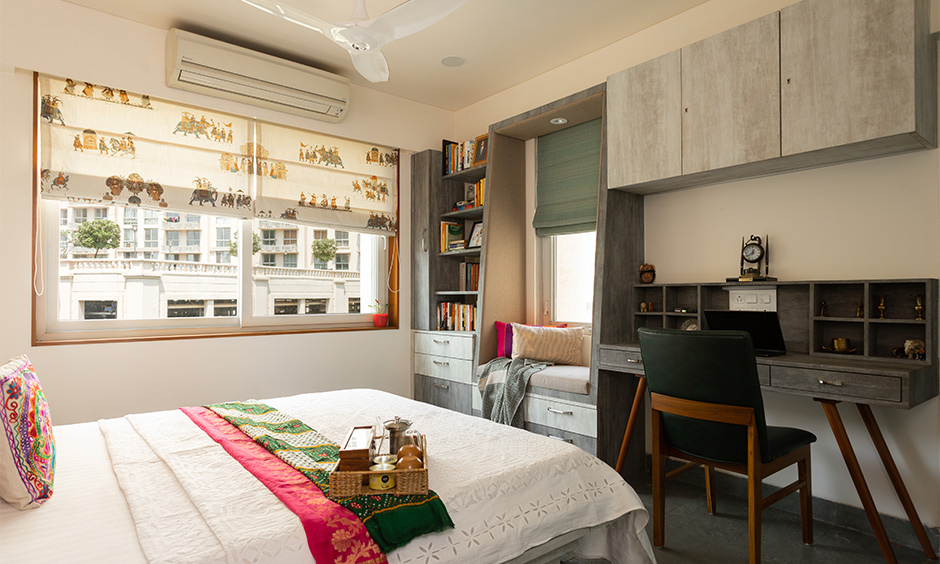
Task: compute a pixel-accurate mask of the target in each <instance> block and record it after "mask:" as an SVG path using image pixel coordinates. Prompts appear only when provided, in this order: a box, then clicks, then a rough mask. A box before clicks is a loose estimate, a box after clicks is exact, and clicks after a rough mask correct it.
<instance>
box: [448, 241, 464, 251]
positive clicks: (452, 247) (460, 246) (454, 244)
mask: <svg viewBox="0 0 940 564" xmlns="http://www.w3.org/2000/svg"><path fill="white" fill-rule="evenodd" d="M447 250H448V251H462V250H464V243H463V239H457V240H455V241H450V242H448V243H447Z"/></svg>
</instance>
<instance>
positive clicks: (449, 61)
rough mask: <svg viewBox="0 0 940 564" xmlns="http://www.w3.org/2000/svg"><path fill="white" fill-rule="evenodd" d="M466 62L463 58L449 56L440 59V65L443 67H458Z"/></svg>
mask: <svg viewBox="0 0 940 564" xmlns="http://www.w3.org/2000/svg"><path fill="white" fill-rule="evenodd" d="M466 62H467V60H466V59H464V58H463V57H456V56H453V55H451V56H449V57H444V58H443V59H441V64H442V65H444V66H445V67H460V66H463V65H464V64H466Z"/></svg>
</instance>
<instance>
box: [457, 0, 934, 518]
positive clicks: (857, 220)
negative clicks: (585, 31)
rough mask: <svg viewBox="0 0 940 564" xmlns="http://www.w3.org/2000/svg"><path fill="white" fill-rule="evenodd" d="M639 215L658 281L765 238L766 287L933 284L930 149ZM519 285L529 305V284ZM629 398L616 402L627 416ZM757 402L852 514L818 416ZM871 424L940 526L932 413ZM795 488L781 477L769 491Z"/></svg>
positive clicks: (535, 82) (635, 40)
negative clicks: (807, 435) (809, 435)
mask: <svg viewBox="0 0 940 564" xmlns="http://www.w3.org/2000/svg"><path fill="white" fill-rule="evenodd" d="M793 3H795V0H711V1H709V2H707V3H705V4H702V5H700V6H698V7H696V8H693V9H692V10H689V11H688V12H685V13H683V14H680V15H678V16H676V17H673V18H671V19H668V20H666V21H664V22H661V23H659V24H657V25H655V26H652V27H650V28H648V29H646V30H644V31H642V32H640V33H638V34H636V35H634V36H631V37H629V38H627V39H624V40H622V41H620V42H618V43H615V44H613V45H610V46H608V47H605V48H604V49H601V50H598V51H597V52H595V53H592V54H590V55H588V56H586V57H582V58H580V59H577V60H575V61H573V62H571V63H569V64H567V65H565V66H563V67H560V68H558V69H555V70H553V71H550V72H548V73H545V74H543V75H542V76H539V77H537V78H535V79H532V80H530V81H528V82H526V83H524V84H521V85H518V86H516V87H513V88H510V89H508V90H506V91H504V92H501V93H499V94H497V95H495V96H492V97H491V98H488V99H486V100H483V101H481V102H479V103H477V104H474V105H472V106H469V107H467V108H464V109H463V110H460V111H458V112H457V117H456V129H457V133H456V136H457V138H459V139H463V138H469V137H473V136H474V135H477V134H479V133H480V132H482V131H485V130H486V127H487V126H488V124H490V123H494V122H497V121H500V120H503V119H505V118H507V117H511V116H513V115H516V114H518V113H521V112H524V111H527V110H530V109H532V108H535V107H538V106H540V105H542V104H545V103H548V102H551V101H553V100H556V99H558V98H561V97H564V96H566V95H569V94H572V93H574V92H577V91H579V90H583V89H585V88H588V87H590V86H593V85H595V84H598V83H600V82H603V81H605V80H606V77H607V76H608V75H610V74H613V73H615V72H617V71H620V70H622V69H624V68H627V67H630V66H633V65H636V64H638V63H641V62H643V61H646V60H649V59H652V58H655V57H657V56H659V55H662V54H664V53H668V52H670V51H673V50H675V49H678V48H680V47H682V46H684V45H688V44H690V43H693V42H695V41H698V40H700V39H704V38H706V37H710V36H712V35H715V34H717V33H720V32H722V31H724V30H726V29H730V28H732V27H734V26H736V25H739V24H742V23H746V22H748V21H751V20H753V19H756V18H758V17H761V16H763V15H765V14H767V13H770V12H772V11H774V10H778V9H780V8H782V7H784V6H787V5H790V4H793ZM931 20H932V22H931V29H932V30H934V31H936V30H937V29H940V0H931ZM859 40H860V41H863V40H864V38H859ZM645 203H646V205H645V224H646V233H645V239H646V262H650V263H653V264H655V265H656V271H657V274H656V276H657V282H696V281H721V280H724V279H725V277H726V276H729V275H735V274H736V273H737V269H738V262H737V256H738V252H739V245H740V238H741V236H742V235H750V234H751V233H754V234H760V235H764V234H770V235H771V252H772V260H773V263H772V265H771V267H772V270H773V271H774V272H773V274H775V275H776V276H778V277H780V278H781V279H784V280H802V279H842V278H902V277H932V278H937V277H940V214H938V211H940V151H937V150H930V151H921V152H918V153H913V154H907V155H900V156H895V157H886V158H881V159H875V160H870V161H863V162H857V163H850V164H844V165H837V166H830V167H825V168H820V169H815V170H808V171H801V172H794V173H789V174H781V175H777V176H771V177H766V178H759V179H754V180H747V181H740V182H732V183H726V184H721V185H716V186H710V187H703V188H696V189H690V190H683V191H677V192H670V193H666V194H660V195H656V196H649V197H647V198H646V202H645ZM531 258H532V261H534V257H531ZM533 268H534V267H530V272H534V270H532V269H533ZM528 278H529V283H530V292H529V295H530V296H531V295H534V294H535V292H536V289H535V288H534V276H533V275H530V276H529V277H528ZM530 301H531V300H530ZM533 305H534V304H530V309H532V307H533ZM934 313H935V315H936V314H937V312H934ZM938 346H940V345H938ZM630 399H631V398H624V403H625V405H626V403H627V402H628V401H629V400H630ZM764 401H765V403H766V406H767V412H768V422H769V423H770V424H773V425H794V426H800V427H803V428H806V429H808V430H810V431H812V432H814V433H815V434H816V436H817V437H818V438H819V440H818V442H817V443H816V445H815V446H814V448H813V457H814V462H813V467H814V475H813V490H814V494H815V495H817V496H820V497H823V498H826V499H830V500H834V501H837V502H840V503H845V504H849V505H854V506H857V507H858V506H860V502H859V500H858V495H857V494H856V492H855V490H854V488H853V486H852V481H851V479H850V478H849V476H848V472H847V471H846V468H845V463H844V462H843V460H842V457H841V454H840V452H839V449H838V447H837V445H836V444H835V441H834V439H833V438H832V432H831V431H830V430H829V426H828V424H827V422H826V419H825V416H824V415H823V413H822V410H821V409H820V408H819V406H818V405H816V404H815V402H812V401H810V400H808V399H806V398H800V397H793V396H787V395H782V394H775V393H767V394H765V396H764ZM874 411H875V414H876V417H877V418H878V420H879V421H880V422H881V425H882V430H883V432H884V434H885V438H886V440H887V442H888V443H889V445H890V447H891V449H892V452H893V453H894V456H895V458H896V461H897V463H898V466H899V467H900V469H901V472H902V474H903V476H904V477H905V480H906V483H907V486H908V489H909V490H910V491H911V495H912V497H913V499H914V500H915V504H916V506H917V508H918V511H919V512H920V516H921V518H922V519H923V520H924V522H925V523H926V524H928V525H929V526H934V527H936V526H938V525H940V438H938V427H940V425H938V422H940V402H938V400H937V399H933V400H930V401H928V402H927V403H925V404H923V405H920V406H918V407H917V408H914V409H912V410H910V411H900V410H892V409H886V408H875V409H874ZM841 412H842V414H843V418H844V419H845V421H846V426H847V428H848V432H849V435H850V436H851V437H852V439H853V441H854V446H855V449H856V452H857V454H858V457H859V459H860V461H861V464H862V466H863V468H865V469H866V470H867V474H866V478H867V480H868V482H869V485H870V486H871V488H872V491H873V495H874V497H875V501H876V503H877V506H878V508H879V510H880V511H881V512H883V513H886V514H889V515H894V516H899V517H903V516H904V512H903V508H902V507H901V506H900V503H899V502H898V501H897V498H896V496H895V493H894V490H893V488H892V486H891V485H890V482H888V480H887V477H886V475H885V473H884V471H883V470H882V469H881V467H880V461H879V459H878V456H877V453H876V452H875V450H874V448H873V447H872V446H871V441H870V440H869V439H868V438H867V433H866V431H865V428H864V425H863V424H862V423H861V419H860V417H859V416H858V413H857V411H856V410H854V409H853V408H852V406H851V405H850V404H843V405H842V406H841ZM793 477H794V475H793V474H783V475H782V476H779V477H776V478H775V479H774V480H772V483H776V484H778V485H779V484H783V483H785V482H786V481H787V480H792V479H793Z"/></svg>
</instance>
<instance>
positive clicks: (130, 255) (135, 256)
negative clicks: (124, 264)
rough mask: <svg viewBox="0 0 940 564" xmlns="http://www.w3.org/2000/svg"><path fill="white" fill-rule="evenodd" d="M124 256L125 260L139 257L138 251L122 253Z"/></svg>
mask: <svg viewBox="0 0 940 564" xmlns="http://www.w3.org/2000/svg"><path fill="white" fill-rule="evenodd" d="M122 257H123V258H124V259H125V260H130V259H136V258H137V253H122Z"/></svg>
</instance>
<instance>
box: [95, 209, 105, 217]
mask: <svg viewBox="0 0 940 564" xmlns="http://www.w3.org/2000/svg"><path fill="white" fill-rule="evenodd" d="M95 219H108V208H95Z"/></svg>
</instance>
